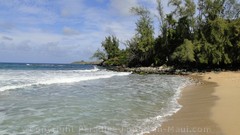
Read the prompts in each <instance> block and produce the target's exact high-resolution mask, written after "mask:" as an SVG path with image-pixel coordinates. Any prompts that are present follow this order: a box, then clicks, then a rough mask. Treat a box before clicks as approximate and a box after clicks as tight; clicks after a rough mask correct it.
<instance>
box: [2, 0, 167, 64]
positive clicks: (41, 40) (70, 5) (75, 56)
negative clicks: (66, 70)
mask: <svg viewBox="0 0 240 135" xmlns="http://www.w3.org/2000/svg"><path fill="white" fill-rule="evenodd" d="M139 5H144V6H146V7H147V8H149V9H150V11H151V12H152V13H153V15H154V14H156V12H157V11H156V1H155V0H0V62H34V63H70V62H72V61H77V60H89V58H90V57H91V56H92V54H93V53H94V52H95V51H96V49H97V48H100V47H101V42H102V41H103V40H104V38H105V37H106V36H108V35H115V36H117V37H118V38H119V39H120V40H121V41H122V42H124V41H126V40H128V39H130V38H131V37H132V36H133V35H134V29H135V21H136V18H135V17H134V16H133V15H131V14H130V13H129V9H130V8H131V7H132V6H139ZM164 5H166V2H165V1H164ZM166 10H167V8H166ZM156 27H157V25H156ZM155 29H156V34H157V33H158V28H155Z"/></svg>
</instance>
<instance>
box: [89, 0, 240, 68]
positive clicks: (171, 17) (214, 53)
mask: <svg viewBox="0 0 240 135" xmlns="http://www.w3.org/2000/svg"><path fill="white" fill-rule="evenodd" d="M168 4H169V5H171V6H172V7H174V8H175V9H174V10H173V11H172V12H171V13H169V14H165V13H164V11H163V8H162V2H161V0H157V5H156V7H157V11H158V13H159V18H158V20H159V26H160V27H159V28H160V29H159V31H160V34H159V35H158V36H157V37H156V38H155V37H154V27H153V18H152V17H151V14H150V12H149V10H147V9H146V8H143V7H134V8H132V9H131V12H132V13H133V14H134V15H136V16H138V20H137V22H136V29H135V31H136V32H135V35H134V36H133V38H132V39H131V40H129V41H126V48H125V49H123V50H120V49H119V40H118V39H117V38H116V37H114V36H109V37H106V39H105V41H104V42H102V47H103V51H100V50H97V52H96V53H95V54H94V57H97V58H99V59H102V60H104V61H105V62H104V63H105V64H106V65H126V66H129V67H136V66H161V65H163V64H165V65H169V66H175V67H180V68H192V67H197V68H205V67H208V68H209V67H211V68H215V67H219V68H225V67H237V66H239V65H240V2H239V1H237V0H198V2H197V3H195V2H194V0H169V3H168Z"/></svg>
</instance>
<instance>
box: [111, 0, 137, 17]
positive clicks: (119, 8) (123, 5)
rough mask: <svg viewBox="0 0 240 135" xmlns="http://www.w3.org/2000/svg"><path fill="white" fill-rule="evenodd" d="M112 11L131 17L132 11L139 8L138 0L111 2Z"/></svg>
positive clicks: (115, 0) (112, 0) (116, 0)
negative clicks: (133, 8)
mask: <svg viewBox="0 0 240 135" xmlns="http://www.w3.org/2000/svg"><path fill="white" fill-rule="evenodd" d="M110 2H111V7H112V10H113V11H115V12H118V13H120V14H121V15H130V9H131V8H132V7H135V6H138V2H137V0H110Z"/></svg>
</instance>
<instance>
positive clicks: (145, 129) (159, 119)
mask: <svg viewBox="0 0 240 135" xmlns="http://www.w3.org/2000/svg"><path fill="white" fill-rule="evenodd" d="M192 83H193V82H191V81H190V80H189V79H187V80H186V81H185V82H184V83H182V84H181V85H179V86H178V87H177V88H175V89H176V92H175V95H174V96H173V98H172V100H171V103H170V104H169V107H168V111H167V112H165V113H164V114H161V115H158V116H156V117H152V118H147V119H145V120H144V121H143V124H142V125H141V126H140V127H141V132H139V131H138V132H132V131H131V130H130V132H129V133H128V134H129V135H130V134H136V135H143V134H146V133H150V132H151V131H155V130H156V129H157V128H159V127H160V126H161V125H162V123H163V122H165V121H167V119H166V118H167V117H169V116H172V115H174V114H175V113H177V112H178V111H179V110H180V109H181V108H182V105H180V104H179V103H178V101H177V100H178V99H179V98H180V97H181V92H182V89H183V88H185V87H187V86H189V85H191V84H192ZM149 122H151V123H155V124H154V125H153V126H150V127H149V126H146V124H147V123H149Z"/></svg>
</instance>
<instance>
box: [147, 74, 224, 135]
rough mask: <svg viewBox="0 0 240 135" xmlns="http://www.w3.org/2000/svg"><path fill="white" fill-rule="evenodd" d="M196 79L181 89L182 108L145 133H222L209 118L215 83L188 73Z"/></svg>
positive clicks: (200, 134)
mask: <svg viewBox="0 0 240 135" xmlns="http://www.w3.org/2000/svg"><path fill="white" fill-rule="evenodd" d="M188 77H189V79H193V80H198V81H199V82H200V84H197V83H193V84H192V85H189V86H186V87H185V88H183V89H182V91H181V97H180V98H179V99H178V103H179V104H180V105H182V108H181V109H180V110H179V111H178V112H176V113H175V114H173V115H172V116H169V117H167V118H166V121H165V122H163V124H162V125H161V127H159V128H157V129H156V130H155V131H152V132H150V133H148V134H145V135H163V134H164V135H222V133H221V130H220V128H219V127H218V125H217V124H216V123H215V122H214V121H212V120H211V119H210V115H211V108H212V107H213V106H214V104H215V101H216V100H218V97H216V96H214V95H213V93H214V87H216V86H217V83H214V82H208V81H206V80H203V78H201V77H200V76H198V75H189V76H188Z"/></svg>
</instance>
